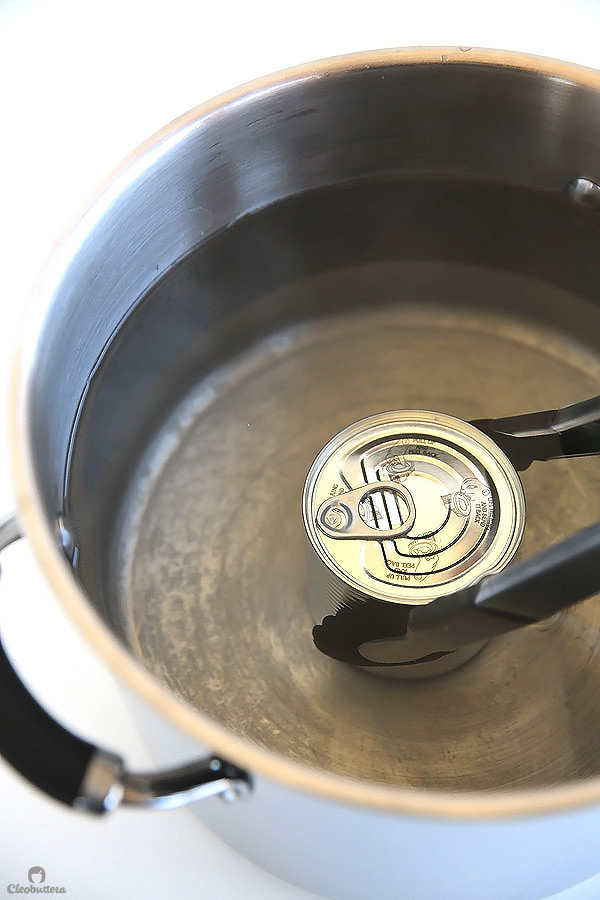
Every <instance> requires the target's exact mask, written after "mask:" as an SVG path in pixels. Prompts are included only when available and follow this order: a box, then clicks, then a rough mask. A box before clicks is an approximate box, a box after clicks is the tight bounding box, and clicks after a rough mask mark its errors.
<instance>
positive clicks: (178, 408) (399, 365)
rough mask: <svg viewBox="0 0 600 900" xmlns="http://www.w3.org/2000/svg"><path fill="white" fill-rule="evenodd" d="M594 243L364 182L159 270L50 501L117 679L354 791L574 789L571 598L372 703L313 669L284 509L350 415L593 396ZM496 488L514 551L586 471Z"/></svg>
mask: <svg viewBox="0 0 600 900" xmlns="http://www.w3.org/2000/svg"><path fill="white" fill-rule="evenodd" d="M599 230H600V222H599V220H598V218H595V217H594V216H593V215H590V213H588V212H587V211H585V210H580V209H577V208H576V207H574V206H573V205H572V204H571V202H570V201H569V200H568V199H567V198H566V197H565V196H563V195H562V194H560V193H558V192H552V191H543V190H533V189H527V188H525V187H522V186H517V185H510V184H506V183H504V184H501V183H494V182H486V181H484V180H481V179H471V180H469V179H463V178H383V177H382V178H378V179H365V180H360V181H354V182H351V183H346V184H340V185H337V186H335V187H334V186H331V187H328V188H325V189H319V190H315V191H307V192H304V193H302V194H300V195H299V196H296V197H293V198H290V199H287V200H284V201H281V202H279V203H275V204H273V205H270V206H268V207H267V208H266V209H264V210H262V211H259V212H256V213H253V214H251V215H248V216H246V217H244V218H242V219H241V220H240V221H238V222H236V223H235V224H233V225H232V226H231V227H229V228H225V229H223V230H221V231H220V232H219V233H217V234H216V235H214V236H213V237H212V238H210V239H209V240H208V241H206V242H205V243H204V244H202V245H201V246H200V247H199V248H197V249H196V250H194V251H193V252H192V253H190V254H189V255H187V256H186V257H185V258H184V259H182V260H181V261H179V262H178V263H177V264H176V265H174V266H173V267H172V268H171V269H170V270H169V271H168V272H167V273H166V274H165V275H164V277H163V278H162V279H160V280H159V281H158V283H156V284H155V285H154V286H153V287H152V288H151V290H149V291H148V292H147V293H146V294H145V295H144V297H143V298H142V299H141V301H140V302H139V303H138V304H137V306H136V308H135V310H134V311H133V313H132V314H131V315H130V316H128V317H127V319H126V320H125V321H124V322H123V323H122V325H121V326H120V328H119V329H118V330H117V332H116V333H115V335H114V338H113V340H112V341H111V342H110V344H109V345H108V346H107V347H106V350H105V352H104V354H103V356H102V358H101V360H100V361H99V363H98V365H97V367H96V369H95V372H94V374H93V377H92V378H91V380H90V384H89V388H88V390H87V393H86V395H85V401H84V403H83V405H82V408H81V410H80V413H79V416H78V424H77V430H76V432H75V435H74V440H73V443H72V447H71V451H70V458H69V471H68V479H67V481H68V490H67V493H66V498H67V505H66V507H65V519H66V521H67V522H68V524H69V528H70V532H71V535H72V537H73V541H74V544H75V545H76V553H75V556H74V564H75V567H76V570H77V572H78V577H79V578H80V579H81V581H82V583H83V585H84V586H85V588H86V590H87V591H88V593H89V594H90V595H91V596H92V597H93V599H94V602H95V603H96V605H97V606H98V608H99V609H100V610H101V611H102V613H103V615H104V616H105V618H106V619H107V620H108V621H109V622H110V623H111V627H113V629H114V630H115V631H116V632H117V633H118V634H119V636H120V637H121V639H122V640H123V642H125V644H126V645H127V646H128V647H129V648H130V650H131V652H132V653H133V654H134V655H135V656H136V657H137V658H138V659H139V660H140V661H141V663H142V664H143V665H144V666H145V667H147V668H148V669H149V670H150V671H151V672H153V673H154V674H155V675H156V676H158V678H159V679H161V680H162V681H163V682H164V683H165V684H167V685H168V686H169V688H170V689H171V690H172V691H173V692H175V693H176V694H177V695H178V696H180V697H182V698H183V699H184V700H185V701H187V702H188V703H189V704H191V705H192V706H195V707H197V708H198V709H201V710H203V711H205V712H207V713H208V714H209V715H210V716H211V717H212V718H213V719H215V720H216V721H218V722H220V723H222V724H223V725H224V726H225V727H226V728H228V729H232V730H234V731H236V732H238V733H241V734H243V735H245V736H247V737H248V738H250V739H251V740H252V741H255V742H256V743H258V744H260V745H262V746H264V747H267V748H269V749H271V750H274V751H276V752H279V753H281V754H284V755H285V756H287V757H294V758H297V759H300V760H303V761H305V762H308V763H310V764H311V765H314V766H317V767H319V768H321V769H325V770H329V771H333V772H336V773H340V774H343V775H348V776H352V777H356V778H360V779H363V780H372V781H374V782H379V783H386V784H388V783H389V784H395V785H411V786H419V787H426V788H432V789H435V788H438V789H457V790H474V789H489V788H504V787H513V786H519V787H523V786H536V785H548V784H555V783H558V782H562V781H565V780H569V779H577V778H582V777H585V776H590V775H598V774H600V729H599V728H598V721H599V720H600V702H599V700H598V697H599V696H600V691H599V687H600V609H599V607H598V603H597V600H596V599H594V598H592V599H590V600H588V601H586V602H584V603H582V604H580V605H579V606H578V607H576V608H574V609H571V610H569V611H568V612H566V613H563V614H561V615H559V616H557V617H556V618H554V619H553V620H551V621H549V622H546V623H543V624H541V625H537V626H530V627H529V628H526V629H522V630H519V631H516V632H513V633H512V634H508V635H505V636H504V637H502V638H498V639H495V640H493V641H491V642H490V643H489V644H488V645H487V646H486V647H484V649H483V650H482V651H481V652H480V653H479V654H478V655H477V656H476V657H475V658H474V659H473V660H471V661H470V662H468V663H467V664H465V665H464V666H463V667H462V668H460V669H458V670H456V671H454V672H452V673H450V674H447V675H444V676H439V677H436V678H432V679H427V680H423V681H418V682H395V681H390V680H387V679H384V678H381V677H378V676H377V675H374V674H371V673H369V672H365V671H359V670H355V669H352V668H350V667H347V666H345V665H343V664H340V663H338V662H335V661H333V660H331V659H329V658H327V657H325V656H323V655H321V654H320V653H319V652H318V651H317V650H316V649H315V648H314V646H313V643H312V638H311V627H312V622H311V619H310V615H309V612H308V606H307V598H306V584H305V561H306V560H305V535H304V530H303V523H302V514H301V495H302V487H303V483H304V479H305V477H306V473H307V471H308V469H309V467H310V465H311V462H312V460H313V458H314V457H315V455H316V454H317V452H318V451H319V450H320V448H321V447H322V446H323V445H324V444H325V443H326V442H327V441H328V440H329V439H330V438H331V437H332V435H334V434H336V433H337V432H339V431H340V430H341V429H342V428H344V427H345V426H347V425H349V424H351V423H352V422H354V421H356V420H358V419H360V418H363V417H365V416H369V415H373V414H375V413H379V412H383V411H386V410H390V409H402V408H407V409H410V408H420V409H429V410H436V411H441V412H444V413H449V414H451V415H454V416H457V417H459V418H463V419H467V420H468V419H472V418H479V417H489V416H494V417H495V416H507V415H511V414H518V413H520V412H524V411H529V410H535V409H547V408H553V407H556V406H562V405H567V404H569V403H572V402H575V401H577V400H580V399H582V398H585V397H587V396H592V395H593V394H596V393H598V388H599V385H600V309H599V308H598V306H597V303H596V298H597V295H598V285H599V278H598V274H597V271H594V270H595V269H597V264H596V263H595V262H594V260H595V259H596V258H597V254H596V252H595V250H596V248H597V247H598V237H599ZM136 392H137V393H136ZM134 401H135V402H134ZM522 480H523V485H524V489H525V494H526V499H527V525H526V530H525V537H524V540H523V543H522V547H521V549H520V556H521V557H523V556H527V555H529V554H531V553H532V552H534V551H536V550H538V549H541V548H542V547H545V546H547V545H548V544H549V543H552V542H554V541H556V540H558V539H559V538H561V537H563V536H566V535H568V534H570V533H571V532H573V531H575V530H576V529H578V528H581V527H583V526H584V525H586V524H589V523H591V522H593V521H595V520H596V519H597V518H598V517H599V516H600V462H599V461H598V460H597V459H594V458H590V459H580V460H577V459H576V460H571V461H557V462H547V463H534V464H533V465H532V466H531V468H530V469H529V470H528V471H526V472H525V473H523V479H522Z"/></svg>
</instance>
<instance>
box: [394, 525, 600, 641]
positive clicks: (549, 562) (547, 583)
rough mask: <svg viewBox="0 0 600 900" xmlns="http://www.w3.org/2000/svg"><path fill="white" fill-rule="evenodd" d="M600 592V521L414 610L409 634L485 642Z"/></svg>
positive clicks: (436, 639)
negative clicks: (480, 580) (494, 573)
mask: <svg viewBox="0 0 600 900" xmlns="http://www.w3.org/2000/svg"><path fill="white" fill-rule="evenodd" d="M598 591H600V522H595V523H594V524H593V525H590V526H588V527H587V528H584V529H582V530H581V531H578V532H576V533H575V534H573V535H571V536H570V537H568V538H566V539H565V540H563V541H560V542H559V543H557V544H554V545H553V546H551V547H548V548H546V549H545V550H542V551H541V552H539V553H536V554H534V555H533V556H530V557H529V558H528V559H525V560H522V561H521V562H518V563H516V564H514V565H513V566H511V567H509V568H507V569H505V570H504V571H503V572H500V573H499V574H497V575H491V576H489V577H488V578H485V579H484V580H483V581H482V582H480V583H479V584H478V585H474V586H473V587H470V588H466V589H464V590H462V591H458V592H456V593H454V594H449V595H448V596H447V597H440V598H438V599H437V600H436V601H435V602H434V603H430V604H428V605H427V606H420V607H415V608H414V609H412V610H411V612H410V616H409V622H408V632H409V636H410V633H411V632H412V633H413V634H414V635H415V636H416V635H417V634H419V633H421V634H422V633H423V632H428V642H430V643H431V646H432V647H433V646H434V647H435V649H436V650H438V651H444V650H446V651H448V650H454V649H456V648H457V647H461V646H465V645H466V644H471V643H476V642H478V641H484V640H487V639H488V638H491V637H494V636H495V635H498V634H502V633H504V632H507V631H512V630H513V629H515V628H520V627H522V626H523V625H527V624H529V623H531V622H536V621H539V620H540V619H546V618H548V617H549V616H552V615H554V613H557V612H559V611H560V610H563V609H566V608H567V607H569V606H572V605H573V604H574V603H577V602H579V601H580V600H583V599H585V598H586V597H589V596H591V595H592V594H595V593H596V592H598Z"/></svg>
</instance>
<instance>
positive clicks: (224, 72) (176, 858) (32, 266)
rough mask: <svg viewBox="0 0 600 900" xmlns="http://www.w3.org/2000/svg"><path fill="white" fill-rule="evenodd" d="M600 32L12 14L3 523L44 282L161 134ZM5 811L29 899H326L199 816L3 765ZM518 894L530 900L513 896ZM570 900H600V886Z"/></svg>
mask: <svg viewBox="0 0 600 900" xmlns="http://www.w3.org/2000/svg"><path fill="white" fill-rule="evenodd" d="M599 33H600V4H599V3H598V2H597V0H588V2H584V0H573V2H570V3H568V4H567V2H566V0H562V2H548V0H546V2H533V0H529V2H528V0H521V2H516V0H505V2H503V3H502V5H497V6H496V5H493V4H486V3H482V2H481V0H478V2H460V0H457V2H454V3H448V2H443V0H422V2H420V3H417V4H414V5H413V4H411V5H410V6H409V5H408V4H403V3H402V2H400V0H396V2H390V0H380V2H379V3H376V4H365V3H360V4H359V3H356V2H353V0H348V2H346V3H341V2H333V0H307V2H306V0H305V2H303V3H302V4H295V5H290V4H285V3H281V2H275V0H256V2H254V3H237V2H230V3H223V2H221V3H211V4H207V5H204V4H201V3H196V4H194V3H192V2H185V0H169V2H168V3H164V4H158V3H153V2H152V0H146V2H137V0H104V2H103V3H99V2H93V0H89V2H86V3H81V0H78V2H69V0H54V2H49V0H0V83H1V84H2V91H1V92H0V113H1V117H0V121H1V123H2V141H1V142H0V164H1V165H0V171H1V173H2V191H1V194H0V197H1V204H0V247H1V248H2V255H1V257H0V260H1V263H2V291H1V292H0V510H4V509H10V508H11V507H12V494H11V488H10V481H9V474H8V464H7V455H6V444H7V439H6V433H5V426H4V422H5V406H6V397H5V393H6V375H7V368H8V357H9V353H10V348H11V347H12V346H13V344H14V341H15V334H16V327H17V321H18V318H19V316H20V313H21V310H22V308H23V305H24V303H25V299H26V297H27V294H28V291H29V289H30V286H31V283H32V281H33V279H34V277H35V273H36V271H37V269H39V267H40V266H41V264H42V262H43V260H44V257H45V256H46V254H47V252H48V250H49V247H50V245H51V243H52V241H53V240H54V238H55V237H56V236H57V235H58V234H59V233H60V232H61V231H62V230H63V229H64V228H65V226H66V225H67V223H68V222H69V221H70V220H72V219H73V218H74V217H75V216H76V214H77V213H78V211H79V210H80V209H81V207H82V206H83V205H84V204H85V201H86V198H87V196H88V195H89V194H90V193H91V192H92V191H93V190H94V188H95V186H96V185H97V183H98V182H99V181H100V180H101V179H102V178H103V177H104V175H105V174H106V173H107V172H108V171H109V170H110V169H111V168H112V167H113V166H114V165H116V163H117V162H118V161H119V160H120V159H121V157H123V156H124V155H125V154H126V153H127V152H128V151H129V150H130V149H132V148H133V147H134V146H135V145H136V144H138V143H139V142H141V141H142V140H143V139H144V138H145V137H146V136H148V135H149V134H151V133H152V132H153V131H155V130H156V129H158V128H159V127H160V126H161V125H162V124H164V123H165V122H167V121H168V120H170V119H172V118H174V117H175V116H176V115H178V114H179V113H181V112H184V111H185V110H186V109H188V108H189V107H191V106H194V105H195V104H197V103H199V102H201V101H202V100H204V99H207V98H209V97H211V96H213V95H214V94H216V93H219V92H221V91H223V90H226V89H227V88H229V87H232V86H233V85H235V84H237V83H240V82H243V81H246V80H249V79H250V78H253V77H255V76H257V75H260V74H263V73H266V72H269V71H273V70H276V69H279V68H283V67H287V66H289V65H293V64H295V63H299V62H303V61H307V60H310V59H316V58H319V57H323V56H329V55H334V54H337V53H345V52H350V51H355V50H366V49H373V48H376V47H386V46H394V45H396V46H406V45H423V44H459V45H463V46H493V47H500V48H503V49H515V50H521V51H527V52H532V53H540V54H543V55H547V56H556V57H561V58H564V59H569V60H571V61H575V62H579V63H582V64H585V65H591V66H595V67H597V68H600V43H599V42H598V34H599ZM2 563H3V567H4V568H3V580H2V587H1V591H2V601H1V624H2V630H3V634H4V635H5V636H6V641H7V644H8V645H9V647H10V649H11V652H12V653H13V655H14V657H15V659H17V660H18V661H19V665H20V668H21V670H22V672H23V673H24V674H25V675H26V677H27V679H28V680H29V681H30V683H31V684H32V685H33V686H34V687H35V689H36V691H37V692H38V694H39V695H40V696H41V697H43V699H44V701H45V702H46V704H47V705H48V706H49V707H50V708H51V709H53V710H54V711H55V712H56V713H57V714H60V716H61V718H62V720H63V721H64V722H65V723H67V724H69V725H71V726H72V727H74V728H76V729H77V730H79V731H80V732H82V733H83V734H85V735H86V736H87V737H88V738H91V739H93V740H96V741H98V742H100V743H102V744H105V745H106V746H108V747H111V748H113V749H118V750H119V751H121V752H123V753H124V754H125V756H126V758H127V759H128V760H129V761H131V762H132V763H133V764H135V766H136V767H138V768H139V767H144V766H145V765H147V764H148V763H149V759H148V757H147V755H146V752H145V750H144V747H143V746H142V744H141V743H140V740H139V739H138V737H137V735H136V732H135V730H134V727H133V726H132V724H131V722H130V719H129V715H128V713H127V710H126V708H125V706H124V704H123V701H122V700H121V696H120V693H119V691H118V689H117V687H116V685H115V683H114V682H113V680H112V678H111V676H110V675H109V674H108V673H107V672H106V670H105V669H104V667H103V666H102V665H101V664H100V663H99V662H97V661H96V659H95V658H94V657H93V656H92V654H91V653H90V652H89V651H88V649H87V648H86V646H85V645H84V643H83V642H82V641H81V639H80V638H79V637H78V635H76V634H75V633H74V632H73V630H72V628H71V626H70V625H69V623H68V622H67V621H66V620H65V617H64V616H63V614H62V611H61V610H60V608H59V606H58V604H57V603H56V601H55V600H54V599H53V597H52V596H51V595H50V593H49V591H48V590H47V589H46V588H45V586H44V583H43V580H42V578H41V576H40V574H39V572H38V570H37V568H36V564H35V561H34V560H33V559H32V557H31V554H30V552H29V550H28V548H27V547H26V546H25V545H22V544H21V545H18V546H16V547H14V548H11V549H10V550H9V551H7V552H6V553H5V554H4V556H3V559H2ZM0 727H2V723H0ZM0 797H1V798H2V807H1V813H0V893H3V892H4V891H5V890H6V886H7V885H8V884H10V883H20V884H23V885H27V884H28V881H27V871H28V869H29V868H30V867H31V866H34V865H39V866H43V867H44V868H45V869H46V873H47V883H48V884H53V885H62V886H64V887H65V888H66V889H67V894H68V895H69V896H71V897H77V898H86V900H87V898H90V900H91V898H98V900H105V898H107V897H115V898H120V897H127V898H132V900H135V898H159V897H160V898H164V897H165V896H169V897H171V896H172V897H177V898H180V900H186V898H192V897H194V898H198V897H201V898H210V900H224V898H227V900H237V898H239V900H241V898H244V900H248V898H256V900H271V898H272V900H275V898H277V900H302V898H305V900H307V898H309V897H310V896H311V895H309V894H307V893H306V892H304V891H300V890H298V889H296V888H293V887H290V886H288V885H284V884H283V883H282V882H280V881H278V880H277V879H275V878H273V877H272V876H270V875H268V874H267V873H264V872H262V871H261V870H260V869H258V868H257V867H255V866H253V865H252V864H250V863H248V862H246V861H245V860H243V859H241V858H240V857H239V856H237V855H236V854H234V853H233V852H232V851H230V850H228V848H226V847H224V846H223V845H222V844H221V843H220V841H218V840H217V839H215V838H213V837H212V836H211V835H210V834H209V833H208V832H207V831H206V830H205V829H204V828H203V827H202V826H201V825H200V824H199V823H198V822H197V821H196V820H195V818H194V817H193V816H192V815H191V813H189V812H187V811H179V812H174V813H160V814H151V813H139V812H138V813H135V812H131V811H128V812H126V811H119V812H118V813H117V814H115V815H114V816H112V817H109V818H106V819H104V820H102V821H90V820H89V819H85V818H83V817H82V816H78V815H75V814H73V813H70V812H68V811H63V810H62V809H61V808H59V807H58V806H57V805H56V804H54V803H52V802H50V801H47V800H45V799H44V798H42V797H41V796H40V795H39V794H38V793H36V792H34V791H33V790H32V789H30V788H29V787H28V786H27V785H25V784H24V783H23V782H22V781H21V780H20V779H18V778H17V777H16V776H15V775H14V774H13V773H12V771H11V770H9V769H8V767H7V766H6V765H4V764H3V763H0ZM440 890H441V893H440V898H442V897H443V888H442V886H440ZM506 896H507V900H518V898H513V896H512V894H511V892H510V885H507V895H506ZM562 898H564V900H584V898H585V900H592V898H595V900H597V898H600V877H598V878H596V879H593V880H592V881H589V882H586V884H585V885H581V886H579V887H578V888H576V889H574V890H572V891H570V892H567V893H566V894H563V895H562ZM365 900H376V898H365ZM398 900H410V898H402V897H401V896H399V898H398ZM432 900H438V898H432ZM482 900H484V898H482Z"/></svg>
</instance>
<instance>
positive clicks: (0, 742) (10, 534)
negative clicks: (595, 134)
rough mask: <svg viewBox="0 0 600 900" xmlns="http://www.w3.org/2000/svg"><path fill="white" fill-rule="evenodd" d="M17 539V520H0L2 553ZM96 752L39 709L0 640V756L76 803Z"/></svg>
mask: <svg viewBox="0 0 600 900" xmlns="http://www.w3.org/2000/svg"><path fill="white" fill-rule="evenodd" d="M19 537H21V532H20V528H19V525H18V523H17V520H16V519H15V518H14V517H11V516H9V517H7V518H5V519H2V520H1V521H0V550H2V549H4V547H7V546H8V545H9V544H11V543H12V542H13V541H16V540H17V539H18V538H19ZM96 752H97V748H96V747H94V746H93V744H90V743H88V742H87V741H84V740H82V739H81V738H78V737H75V735H73V734H71V732H69V731H67V730H66V729H65V728H63V727H62V725H59V724H58V722H56V721H55V720H54V719H53V718H52V717H51V716H50V715H48V713H47V712H46V711H45V710H44V709H42V707H41V706H40V705H39V703H38V702H37V700H35V699H34V698H33V697H32V695H31V694H30V693H29V691H28V690H27V688H26V687H25V685H24V684H23V682H22V681H21V679H20V677H19V675H18V674H17V672H16V671H15V670H14V668H13V666H12V664H11V662H10V659H9V658H8V655H7V653H6V650H5V648H4V645H3V644H2V641H1V639H0V755H2V756H3V757H4V759H5V760H6V761H7V762H8V763H9V764H10V765H11V766H12V767H13V768H14V769H16V771H17V772H19V773H20V774H21V775H23V776H24V777H25V778H26V779H27V780H28V781H29V782H31V784H34V785H36V786H37V787H38V788H41V790H43V791H44V792H45V793H46V794H48V795H49V796H51V797H54V798H55V799H56V800H59V801H60V802H61V803H65V804H67V805H68V806H74V805H77V802H78V800H79V799H80V797H81V786H82V783H83V781H84V778H85V775H86V772H87V770H88V766H89V764H90V761H91V759H92V757H93V756H94V754H95V753H96Z"/></svg>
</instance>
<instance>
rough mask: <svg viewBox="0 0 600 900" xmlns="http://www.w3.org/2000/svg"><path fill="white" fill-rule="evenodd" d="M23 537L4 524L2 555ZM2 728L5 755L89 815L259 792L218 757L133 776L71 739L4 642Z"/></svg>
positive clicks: (13, 523) (115, 759) (114, 758)
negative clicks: (122, 806)
mask: <svg viewBox="0 0 600 900" xmlns="http://www.w3.org/2000/svg"><path fill="white" fill-rule="evenodd" d="M20 537H22V534H21V529H20V526H19V523H18V521H17V519H16V517H15V516H7V517H5V518H3V519H0V550H3V549H4V548H5V547H7V546H8V545H9V544H11V543H13V541H16V540H18V539H19V538H20ZM0 723H1V727H0V755H1V756H3V757H4V759H5V760H6V761H7V762H8V763H9V764H10V765H11V766H12V767H13V768H14V769H16V770H17V772H19V773H20V774H21V775H23V776H24V777H25V778H26V779H27V780H28V781H29V782H31V784H33V785H35V786H36V787H38V788H40V789H41V790H42V791H44V793H46V794H48V795H49V796H50V797H54V798H55V799H56V800H59V801H60V802H61V803H64V804H66V805H67V806H72V807H74V808H75V809H81V810H84V811H86V812H91V813H104V812H109V811H111V810H113V809H115V808H116V807H117V806H119V805H120V804H121V803H122V804H126V805H130V806H137V807H146V808H155V809H173V808H175V807H178V806H184V805H186V804H188V803H192V802H194V801H195V800H200V799H203V798H205V797H212V796H216V795H218V796H220V797H221V798H222V799H224V800H227V801H230V800H234V799H237V798H241V797H245V796H247V795H248V794H249V792H250V790H251V780H250V777H249V775H248V774H247V773H246V772H244V771H242V770H241V769H239V768H238V767H237V766H234V765H232V764H231V763H227V762H225V761H223V760H222V759H219V758H218V757H215V756H209V757H207V758H205V759H202V760H198V761H197V762H194V763H191V764H189V765H186V766H180V767H178V768H174V769H168V770H165V771H161V772H153V773H147V774H135V773H132V772H128V771H127V770H126V768H125V764H124V762H123V760H122V758H121V757H120V756H118V755H117V754H115V753H111V752H110V751H107V750H103V749H101V748H98V747H96V746H94V745H93V744H90V743H88V741H85V740H83V739H82V738H80V737H77V736H76V735H74V734H71V732H70V731H67V730H66V729H65V728H63V727H62V725H59V723H58V722H56V721H55V720H54V719H53V718H52V717H51V716H50V715H49V714H48V713H47V712H46V711H45V710H44V709H42V707H41V706H40V705H39V703H38V702H37V700H35V699H34V697H33V696H32V695H31V694H30V693H29V691H28V690H27V688H26V687H25V685H24V684H23V682H22V681H21V679H20V677H19V675H18V674H17V672H16V671H15V669H14V668H13V666H12V664H11V662H10V660H9V658H8V656H7V654H6V651H5V649H4V647H3V645H2V642H1V640H0Z"/></svg>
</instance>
